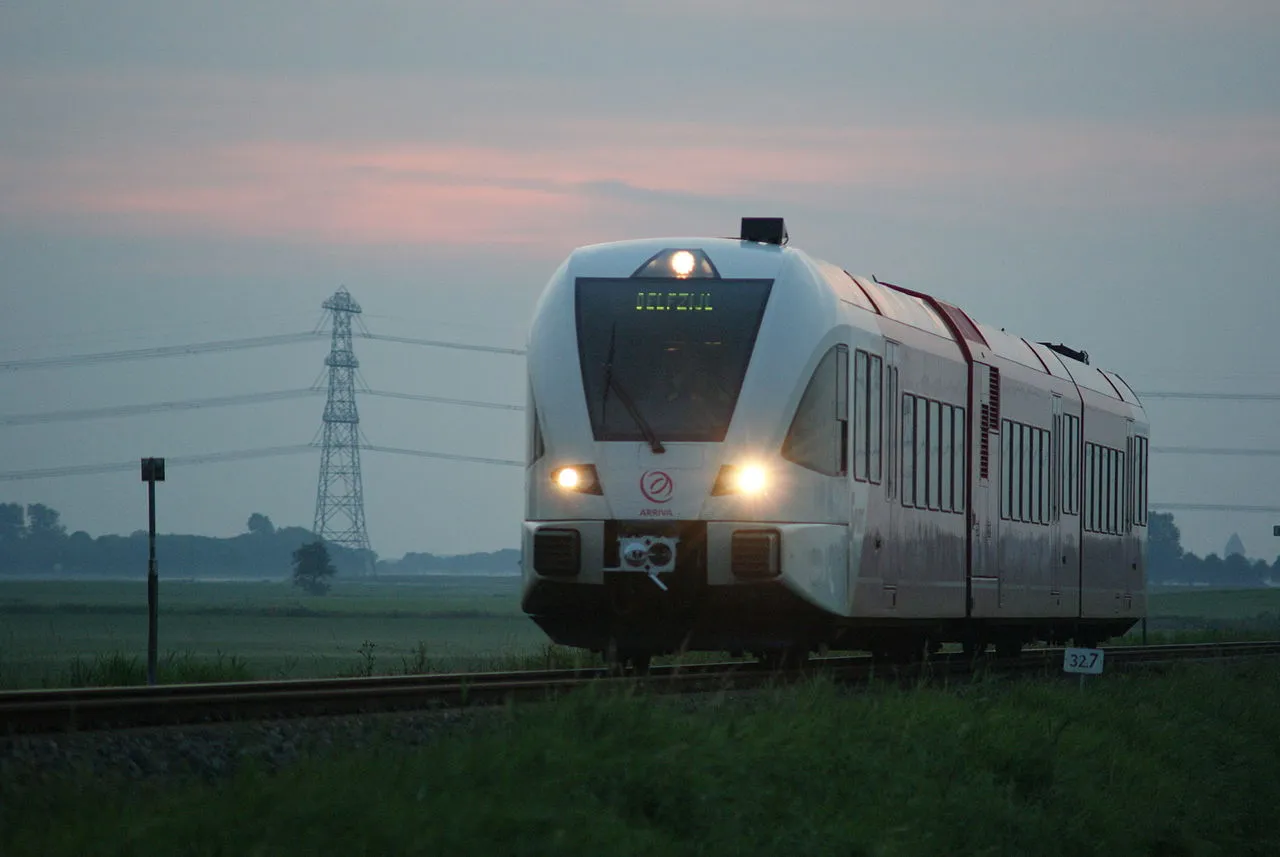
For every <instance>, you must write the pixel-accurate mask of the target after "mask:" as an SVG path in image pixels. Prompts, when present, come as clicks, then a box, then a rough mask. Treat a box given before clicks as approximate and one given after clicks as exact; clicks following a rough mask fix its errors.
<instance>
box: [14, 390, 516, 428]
mask: <svg viewBox="0 0 1280 857" xmlns="http://www.w3.org/2000/svg"><path fill="white" fill-rule="evenodd" d="M323 392H324V391H323V390H319V389H316V388H314V387H310V388H305V389H298V390H271V391H268V392H265V393H242V394H240V395H238V396H211V397H208V398H204V399H178V400H175V401H170V402H150V403H147V404H139V405H111V406H107V407H101V408H83V409H80V410H74V411H44V412H42V413H34V414H13V415H11V416H7V417H5V416H0V426H26V425H35V424H37V423H59V422H78V421H81V420H96V419H105V418H109V417H132V416H138V415H140V414H154V413H158V412H162V411H190V410H197V409H201V408H222V407H230V406H233V405H254V404H261V403H263V402H278V401H284V400H286V399H302V398H310V397H312V396H318V395H320V394H322V393H323ZM359 395H363V396H381V397H385V398H389V399H406V400H409V401H414V402H437V403H440V404H445V405H463V406H466V407H471V408H490V409H496V410H503V411H523V410H524V405H507V404H503V403H501V402H481V401H476V400H474V399H455V398H450V397H448V396H428V395H423V394H418V393H395V392H391V391H388V390H361V391H360V392H359Z"/></svg>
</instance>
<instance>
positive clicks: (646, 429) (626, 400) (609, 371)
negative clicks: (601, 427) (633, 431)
mask: <svg viewBox="0 0 1280 857" xmlns="http://www.w3.org/2000/svg"><path fill="white" fill-rule="evenodd" d="M617 334H618V325H617V324H614V325H613V327H612V328H611V329H610V331H609V356H608V358H606V359H605V363H604V396H603V397H601V400H600V422H601V423H603V422H604V417H605V409H606V408H607V407H608V405H609V390H611V389H612V390H615V391H617V393H618V401H620V402H622V406H623V407H624V408H626V409H627V413H629V414H631V419H633V420H635V421H636V425H637V426H639V427H640V433H641V434H643V435H644V439H645V440H646V441H648V443H649V448H650V449H652V450H653V451H654V454H661V453H664V452H666V451H667V449H666V447H664V446H663V445H662V441H660V440H658V435H657V433H656V432H654V430H653V426H651V425H649V421H648V420H646V419H645V418H644V414H642V413H640V409H639V408H638V407H636V403H635V400H634V399H632V398H631V395H630V394H629V393H627V391H626V389H624V388H623V386H622V384H621V383H620V382H619V381H618V380H617V379H616V378H614V377H613V349H614V345H615V342H616V339H617Z"/></svg>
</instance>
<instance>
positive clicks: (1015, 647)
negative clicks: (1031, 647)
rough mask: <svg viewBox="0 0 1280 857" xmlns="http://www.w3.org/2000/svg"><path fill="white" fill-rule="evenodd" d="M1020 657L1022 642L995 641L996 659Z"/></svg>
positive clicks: (1012, 640) (1008, 639)
mask: <svg viewBox="0 0 1280 857" xmlns="http://www.w3.org/2000/svg"><path fill="white" fill-rule="evenodd" d="M1021 655H1022V641H1021V640H1019V639H1017V638H1006V639H1003V640H996V657H997V658H1016V657H1019V656H1021Z"/></svg>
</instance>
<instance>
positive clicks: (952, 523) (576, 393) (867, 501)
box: [521, 217, 1150, 669]
mask: <svg viewBox="0 0 1280 857" xmlns="http://www.w3.org/2000/svg"><path fill="white" fill-rule="evenodd" d="M527 368H528V404H527V410H526V417H527V428H528V436H527V444H526V445H527V468H526V479H525V516H524V521H523V527H522V538H521V549H522V550H521V556H522V558H521V565H522V569H521V574H522V594H521V604H522V609H523V610H524V612H525V613H526V614H527V615H529V616H530V617H531V618H532V619H533V621H535V622H536V623H537V624H538V625H539V626H540V627H541V628H542V629H543V630H544V631H545V632H546V634H547V635H548V636H549V637H550V638H551V640H552V641H554V642H556V643H559V644H562V645H566V646H571V647H577V648H582V649H588V650H591V651H593V652H599V653H601V654H603V655H604V656H606V657H607V658H608V659H609V661H610V662H611V663H614V664H617V665H620V666H621V667H622V668H624V669H645V668H647V666H648V664H649V662H650V659H651V658H653V657H654V656H657V655H664V654H670V653H679V652H690V651H719V652H726V653H730V654H735V655H738V656H745V655H746V654H751V655H754V656H755V657H756V658H758V659H759V660H760V661H762V662H765V663H769V664H780V663H787V662H790V661H796V660H798V661H803V660H804V659H806V658H807V657H808V656H809V655H810V654H811V653H813V652H824V651H829V650H858V651H868V652H871V653H872V655H873V656H876V657H878V658H883V659H888V660H893V661H901V660H907V659H912V658H914V657H920V656H927V655H928V653H930V652H936V651H938V650H939V649H940V647H942V646H943V645H948V644H952V645H957V644H958V645H959V646H960V647H961V648H962V649H963V650H964V651H966V652H971V653H978V652H984V651H987V650H988V649H989V648H994V650H995V652H996V653H997V654H998V655H1001V656H1015V655H1016V654H1017V653H1018V652H1019V651H1021V649H1022V648H1023V647H1024V646H1026V645H1028V644H1031V643H1033V642H1039V641H1043V642H1066V641H1073V642H1074V643H1075V644H1076V645H1081V646H1094V645H1097V644H1099V643H1101V642H1103V641H1105V640H1107V639H1109V638H1112V637H1115V636H1118V635H1121V634H1124V633H1125V632H1126V631H1128V630H1129V629H1130V628H1131V627H1133V625H1134V624H1135V623H1136V622H1137V621H1138V620H1139V619H1141V618H1142V617H1143V616H1144V615H1145V612H1146V606H1147V600H1146V568H1145V562H1146V560H1145V546H1146V528H1147V520H1148V500H1147V484H1148V473H1147V461H1148V440H1149V436H1150V426H1149V423H1148V420H1147V417H1146V414H1145V412H1144V410H1143V407H1142V404H1141V402H1140V400H1139V398H1138V396H1137V395H1136V394H1135V393H1134V391H1133V389H1132V388H1131V387H1130V386H1129V384H1127V383H1126V382H1125V381H1124V379H1123V378H1122V377H1121V376H1120V375H1119V374H1118V373H1116V372H1112V371H1108V370H1105V369H1100V368H1097V367H1096V366H1094V365H1092V364H1091V363H1090V360H1089V355H1088V354H1087V353H1086V352H1084V351H1079V350H1076V349H1075V348H1072V347H1069V346H1066V345H1063V344H1060V343H1058V344H1052V343H1050V342H1040V341H1033V340H1029V339H1026V338H1024V337H1020V336H1017V335H1015V334H1012V333H1008V332H1006V331H1005V330H1004V329H1003V328H998V327H993V326H991V325H988V324H984V323H982V322H979V321H976V320H974V319H973V318H971V317H970V316H969V314H968V313H966V312H965V311H964V310H963V309H961V308H960V307H958V306H955V305H953V304H951V303H948V302H947V301H944V300H942V299H940V298H937V297H934V296H932V295H930V294H926V293H924V292H921V291H917V290H914V289H911V288H907V287H904V286H898V285H894V284H892V283H889V282H884V281H882V280H880V279H878V278H877V277H876V276H874V275H872V276H855V275H852V274H850V273H848V272H847V271H846V270H845V269H844V268H841V267H840V266H838V265H835V264H832V263H829V262H825V261H822V260H820V259H817V258H814V257H812V256H810V255H808V254H806V253H805V252H804V251H802V250H800V249H797V248H795V247H792V246H790V243H789V236H788V235H787V229H786V224H785V221H784V220H782V219H781V218H757V217H748V218H742V222H741V225H740V230H739V235H738V236H737V237H736V238H733V237H729V238H689V237H676V238H656V239H640V240H627V241H618V242H611V243H604V244H596V245H591V246H586V247H580V248H578V249H576V250H574V251H573V252H572V253H571V254H570V255H569V257H568V258H567V259H566V260H565V261H564V262H563V263H562V264H561V265H560V266H559V268H557V269H556V271H555V272H554V273H553V274H552V276H551V278H550V281H549V282H548V284H547V286H546V288H545V290H544V291H543V293H542V294H541V296H540V298H539V300H538V303H537V305H536V308H535V311H534V316H533V319H532V324H531V328H530V332H529V339H528V348H527Z"/></svg>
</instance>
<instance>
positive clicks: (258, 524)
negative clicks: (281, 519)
mask: <svg viewBox="0 0 1280 857" xmlns="http://www.w3.org/2000/svg"><path fill="white" fill-rule="evenodd" d="M248 527H249V532H251V533H255V534H261V535H264V536H269V535H272V534H273V533H275V531H276V527H275V524H273V523H271V519H270V518H268V517H267V516H266V515H263V514H261V513H260V512H254V513H253V514H252V515H250V516H249V523H248Z"/></svg>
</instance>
